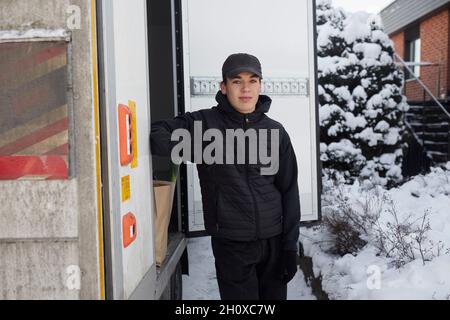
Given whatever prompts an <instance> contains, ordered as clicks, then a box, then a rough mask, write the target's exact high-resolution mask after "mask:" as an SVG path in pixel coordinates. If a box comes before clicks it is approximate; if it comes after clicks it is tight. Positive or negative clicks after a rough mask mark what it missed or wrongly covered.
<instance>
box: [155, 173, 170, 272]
mask: <svg viewBox="0 0 450 320" xmlns="http://www.w3.org/2000/svg"><path fill="white" fill-rule="evenodd" d="M153 191H154V195H155V198H154V199H155V206H156V210H155V255H156V265H157V266H161V264H162V263H163V262H164V260H165V258H166V255H167V237H168V229H169V223H170V216H171V213H172V204H173V195H174V193H175V182H170V181H153Z"/></svg>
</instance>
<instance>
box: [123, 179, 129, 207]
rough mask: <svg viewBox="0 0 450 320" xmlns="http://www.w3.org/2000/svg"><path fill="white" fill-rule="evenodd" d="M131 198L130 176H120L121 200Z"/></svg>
mask: <svg viewBox="0 0 450 320" xmlns="http://www.w3.org/2000/svg"><path fill="white" fill-rule="evenodd" d="M130 198H131V190H130V176H125V177H122V202H125V201H128V200H130Z"/></svg>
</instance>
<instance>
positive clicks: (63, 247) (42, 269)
mask: <svg viewBox="0 0 450 320" xmlns="http://www.w3.org/2000/svg"><path fill="white" fill-rule="evenodd" d="M69 5H77V6H79V8H80V9H81V28H80V29H79V30H72V61H71V63H72V79H73V90H72V92H71V93H72V95H73V124H74V128H75V129H74V132H72V134H73V135H74V141H75V146H76V147H75V153H74V159H72V160H73V163H74V170H75V175H74V177H73V178H72V179H71V180H69V181H39V182H38V181H0V204H1V205H0V299H79V298H81V299H98V298H100V297H101V293H100V274H101V273H100V264H99V260H100V259H99V241H98V239H99V232H98V228H97V226H98V221H97V219H98V212H97V189H96V181H97V180H96V161H95V159H96V158H95V131H94V120H95V118H94V103H93V96H92V79H91V76H92V73H91V70H92V64H91V25H90V24H91V21H90V17H91V3H90V1H86V0H70V1H69V0H14V1H9V0H0V30H11V29H14V30H28V29H30V28H46V29H56V28H63V29H67V19H68V17H69V16H70V14H67V12H66V11H67V7H68V6H69ZM71 266H72V267H71ZM73 266H76V267H79V268H80V270H81V275H82V276H81V287H80V290H77V289H76V285H75V289H74V288H73V286H71V285H70V284H72V285H73V284H74V283H75V284H76V281H75V282H71V281H72V280H73V279H74V278H73V277H76V276H77V274H76V273H77V272H76V268H75V269H73ZM71 268H72V269H71ZM74 270H75V271H74Z"/></svg>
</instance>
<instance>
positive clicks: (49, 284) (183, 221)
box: [0, 0, 321, 300]
mask: <svg viewBox="0 0 450 320" xmlns="http://www.w3.org/2000/svg"><path fill="white" fill-rule="evenodd" d="M316 41H317V40H316V29H315V1H314V0H300V1H299V0H283V1H275V0H228V1H219V0H150V1H145V0H133V1H126V0H71V1H69V0H64V1H61V0H16V1H0V56H1V59H0V203H1V206H0V279H1V280H0V292H1V294H0V298H1V299H83V300H86V299H95V300H104V299H108V300H109V299H111V300H112V299H114V300H115V299H149V300H158V299H174V300H178V299H182V298H183V294H182V280H183V275H188V274H189V255H188V243H189V239H190V238H193V237H201V236H207V235H206V233H205V231H204V227H203V211H202V205H201V192H200V185H199V181H198V176H197V172H196V168H195V165H194V164H192V163H185V164H182V165H181V166H180V168H179V170H178V172H177V174H176V185H175V186H176V187H175V190H174V197H173V203H172V206H171V207H172V210H171V213H170V214H171V215H170V223H169V226H168V239H167V253H166V257H165V259H164V261H163V262H162V263H161V264H157V263H156V258H155V250H156V249H155V237H156V234H157V233H158V231H159V230H156V227H155V216H156V209H155V208H156V205H155V193H154V187H155V185H154V183H155V181H157V180H169V179H170V178H171V177H172V178H173V166H172V165H171V164H170V159H164V158H158V157H155V156H152V154H151V152H150V145H149V134H150V129H151V123H152V121H156V120H161V119H166V118H173V117H175V116H177V115H180V114H183V113H185V112H190V111H195V110H199V109H202V108H210V107H212V106H214V105H215V101H214V96H215V94H216V93H217V91H218V90H219V85H220V82H221V81H222V80H221V65H222V63H223V61H224V60H225V59H226V57H227V56H228V55H229V54H232V53H236V52H247V53H251V54H254V55H256V56H257V57H259V58H260V60H261V62H262V65H263V73H264V80H263V94H267V95H269V96H270V97H271V98H272V99H273V104H272V109H271V111H270V113H269V116H271V117H272V118H274V119H275V120H277V121H279V122H281V123H282V124H283V125H284V127H285V128H286V130H287V131H288V133H289V135H290V136H291V140H292V143H293V146H294V149H295V151H296V154H297V158H298V166H299V186H300V199H301V208H302V223H312V222H315V221H318V220H320V218H321V212H320V188H321V186H320V180H321V174H320V157H319V151H320V150H319V149H320V147H319V145H320V144H319V137H320V134H319V119H318V118H319V115H318V98H317V77H316V72H317V71H316V70H317V63H316Z"/></svg>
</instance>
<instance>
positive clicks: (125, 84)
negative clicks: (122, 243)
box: [109, 0, 154, 299]
mask: <svg viewBox="0 0 450 320" xmlns="http://www.w3.org/2000/svg"><path fill="white" fill-rule="evenodd" d="M113 6H114V42H115V48H114V50H115V71H116V73H115V78H116V79H115V83H116V102H117V104H119V103H122V104H126V105H128V102H129V100H132V101H135V102H136V106H137V110H136V111H137V116H136V120H137V124H136V126H137V137H138V167H137V168H135V169H131V167H130V166H126V167H121V166H120V165H119V159H116V161H117V163H116V164H117V167H116V169H117V170H119V171H120V177H123V176H127V175H130V178H131V199H130V200H129V201H126V202H121V207H120V214H121V215H122V216H124V215H126V214H127V213H129V212H132V213H133V214H134V215H135V216H136V220H137V234H138V235H137V239H136V240H135V241H134V242H133V243H132V244H131V245H130V246H129V247H127V248H125V249H124V248H123V247H122V260H123V282H124V284H123V285H124V298H125V299H127V298H129V297H130V296H131V294H132V293H133V291H134V290H135V289H136V287H137V286H138V284H139V283H140V281H141V280H142V279H143V278H144V276H145V275H146V273H147V272H148V271H149V270H150V267H151V266H152V265H153V264H154V248H153V225H152V223H153V219H152V215H153V207H152V203H153V199H152V195H153V193H152V192H151V190H152V186H151V174H150V168H151V166H150V161H151V160H150V156H149V155H150V151H149V144H148V135H149V132H150V131H149V130H150V129H149V124H150V118H149V117H150V116H149V96H148V92H149V90H148V87H149V81H148V62H147V61H148V56H147V31H146V30H147V20H146V2H145V0H135V1H125V0H115V1H114V2H113ZM109 107H111V108H112V109H111V110H112V112H116V110H117V106H109ZM117 196H120V192H119V193H118V194H117Z"/></svg>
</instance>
